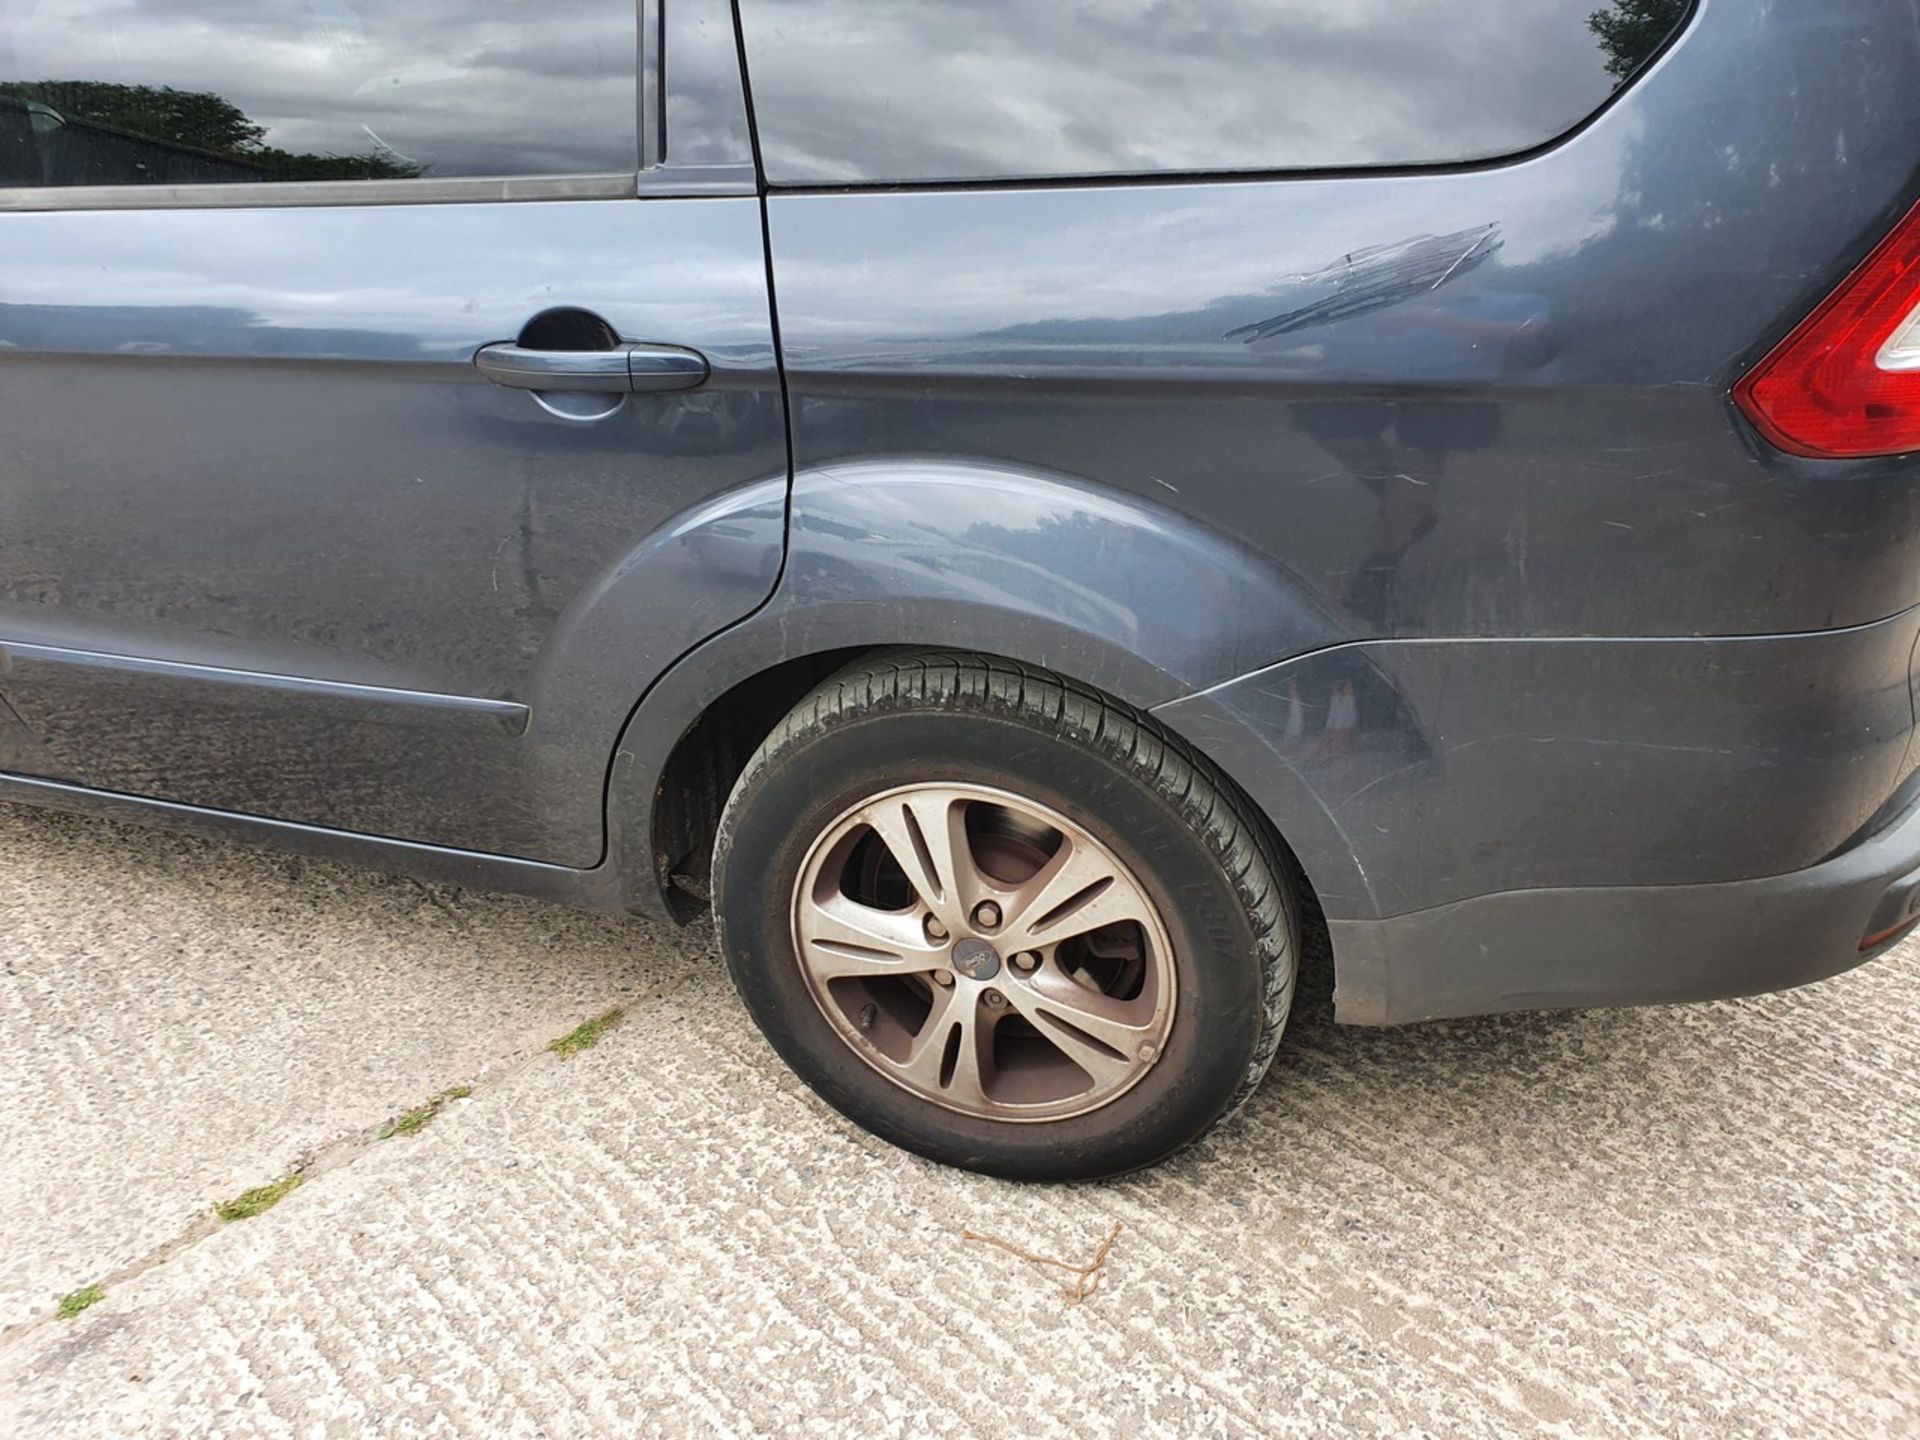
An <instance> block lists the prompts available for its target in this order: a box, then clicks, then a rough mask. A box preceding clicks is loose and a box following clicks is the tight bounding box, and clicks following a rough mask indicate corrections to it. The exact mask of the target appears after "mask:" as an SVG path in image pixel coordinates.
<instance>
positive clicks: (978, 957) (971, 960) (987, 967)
mask: <svg viewBox="0 0 1920 1440" xmlns="http://www.w3.org/2000/svg"><path fill="white" fill-rule="evenodd" d="M953 968H954V969H956V970H958V971H959V972H960V973H961V974H962V975H964V976H966V977H967V978H968V979H969V980H991V979H992V978H993V977H994V976H995V975H998V974H999V973H1000V952H999V951H998V950H996V949H994V948H993V946H991V945H989V944H988V943H987V942H986V941H984V940H981V939H979V938H977V937H971V936H970V937H969V938H967V939H965V940H962V941H961V942H960V943H959V944H957V945H955V946H954V947H953Z"/></svg>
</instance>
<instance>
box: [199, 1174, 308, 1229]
mask: <svg viewBox="0 0 1920 1440" xmlns="http://www.w3.org/2000/svg"><path fill="white" fill-rule="evenodd" d="M301 1179H302V1177H301V1176H299V1175H282V1176H281V1177H280V1178H279V1179H278V1180H275V1181H274V1182H272V1183H271V1184H269V1185H256V1186H254V1187H253V1189H251V1190H249V1191H247V1192H246V1193H245V1194H243V1195H238V1196H236V1197H234V1198H233V1199H231V1200H225V1201H222V1202H221V1203H220V1204H218V1205H216V1206H214V1207H213V1213H214V1214H216V1215H218V1216H219V1217H220V1218H221V1219H222V1220H229V1221H231V1220H251V1219H252V1218H253V1217H254V1216H255V1215H259V1214H262V1213H264V1212H265V1211H268V1210H271V1209H272V1208H273V1207H274V1206H276V1205H278V1204H279V1203H280V1202H281V1201H282V1200H284V1199H286V1198H287V1196H288V1195H289V1194H291V1193H292V1192H293V1191H295V1190H297V1189H299V1188H300V1181H301Z"/></svg>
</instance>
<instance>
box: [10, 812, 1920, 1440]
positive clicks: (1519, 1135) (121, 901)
mask: <svg viewBox="0 0 1920 1440" xmlns="http://www.w3.org/2000/svg"><path fill="white" fill-rule="evenodd" d="M0 881H4V884H0V970H3V971H4V973H3V974H0V1057H3V1058H0V1434H6V1435H21V1436H26V1435H33V1436H60V1435H74V1436H87V1437H97V1436H104V1435H115V1434H126V1433H136V1434H153V1435H221V1436H229V1435H242V1434H255V1433H258V1434H269V1435H297V1436H302V1437H304V1436H329V1435H339V1436H360V1435H365V1434H393V1435H413V1434H458V1435H473V1436H486V1437H493V1436H518V1435H527V1436H534V1435H549V1436H571V1435H589V1434H614V1435H623V1436H624V1435H647V1434H657V1435H680V1434H687V1433H694V1432H698V1433H715V1432H717V1433H722V1434H750V1433H759V1434H780V1435H787V1434H799V1433H808V1434H820V1435H832V1436H846V1435H863V1436H864V1435H892V1434H902V1435H906V1434H940V1435H948V1434H954V1435H971V1434H977V1435H984V1436H998V1435H1001V1434H1006V1433H1014V1432H1018V1433H1022V1434H1034V1435H1056V1434H1057V1435H1068V1434H1100V1433H1107V1434H1113V1433H1124V1434H1135V1433H1148V1432H1158V1433H1168V1434H1179V1435H1193V1434H1228V1435H1250V1434H1255V1433H1265V1434H1312V1435H1325V1434H1329V1433H1335V1432H1339V1433H1353V1434H1377V1433H1386V1434H1395V1435H1411V1434H1444V1435H1449V1436H1452V1435H1482V1434H1484V1435H1512V1434H1520V1433H1534V1432H1540V1431H1552V1432H1557V1433H1561V1434H1566V1435H1597V1434H1605V1435H1614V1436H1617V1435H1636V1434H1665V1435H1683V1436H1688V1437H1698V1436H1715V1435H1742V1436H1744V1435H1786V1434H1791V1435H1796V1436H1808V1435H1816V1434H1832V1435H1862V1436H1880V1435H1887V1436H1891V1435H1896V1434H1902V1433H1904V1434H1915V1433H1920V1325H1917V1324H1916V1314H1920V1188H1917V1187H1916V1184H1915V1179H1916V1176H1920V1080H1917V1079H1916V1075H1917V1074H1920V1066H1917V1065H1916V1055H1920V964H1917V963H1916V961H1920V951H1916V950H1914V949H1911V948H1909V949H1903V950H1901V951H1900V952H1898V953H1896V954H1894V955H1892V956H1890V957H1888V958H1886V959H1884V960H1881V961H1880V962H1878V963H1876V964H1874V965H1872V966H1870V967H1868V968H1866V969H1864V970H1861V971H1858V972H1855V973H1854V974H1852V975H1848V976H1845V977H1843V978H1841V979H1839V980H1835V981H1832V982H1829V983H1828V984H1825V985H1822V986H1819V987H1817V988H1814V989H1811V990H1806V991H1802V992H1799V993H1796V994H1791V995H1782V996H1772V997H1768V998H1764V999H1759V1000H1750V1001H1741V1002H1736V1003H1731V1004H1723V1005H1707V1006H1696V1007H1690V1008H1684V1009H1668V1010H1649V1011H1634V1012H1614V1013H1598V1014H1588V1015H1567V1016H1529V1017H1517V1018H1507V1019H1499V1020H1490V1021H1480V1022H1473V1023H1461V1024H1445V1025H1432V1026H1426V1027H1422V1028H1418V1029H1409V1030H1401V1031H1352V1030H1341V1029H1336V1028H1335V1027H1334V1026H1333V1025H1332V1024H1331V1023H1330V1021H1329V1018H1328V1007H1327V1004H1326V1001H1325V999H1324V998H1323V997H1322V996H1319V995H1309V996H1308V998H1307V999H1306V1000H1305V1002H1304V1004H1303V1008H1302V1010H1301V1011H1300V1012H1297V1014H1296V1019H1295V1023H1294V1026H1293V1027H1292V1029H1291V1030H1290V1032H1289V1035H1288V1039H1287V1044H1286V1046H1285V1047H1284V1049H1283V1051H1282V1055H1281V1058H1280V1061H1279V1063H1278V1065H1277V1066H1276V1068H1275V1070H1274V1073H1273V1075H1272V1076H1271V1077H1270V1078H1269V1080H1268V1082H1267V1084H1266V1086H1265V1088H1264V1089H1263V1090H1262V1092H1261V1094H1260V1095H1259V1096H1258V1097H1257V1098H1256V1100H1255V1101H1254V1103H1253V1105H1252V1106H1251V1107H1250V1108H1249V1109H1248V1111H1247V1112H1246V1113H1245V1114H1243V1115H1242V1116H1241V1117H1240V1118H1239V1120H1238V1121H1236V1122H1235V1123H1234V1124H1233V1125H1231V1126H1230V1127H1229V1128H1227V1129H1226V1130H1225V1131H1223V1132H1222V1133H1220V1134H1219V1135H1218V1136H1217V1137H1215V1138H1214V1139H1213V1140H1212V1141H1210V1142H1208V1143H1207V1144H1205V1145H1203V1146H1202V1147H1200V1148H1199V1149H1197V1150H1195V1151H1193V1152H1190V1153H1189V1154H1188V1155H1186V1156H1184V1157H1182V1158H1181V1159H1179V1160H1177V1161H1175V1162H1174V1163H1172V1164H1169V1165H1167V1166H1165V1167H1163V1168H1161V1169H1159V1170H1157V1171H1154V1172H1152V1173H1149V1174H1144V1175H1139V1176H1135V1177H1133V1178H1130V1179H1127V1180H1125V1181H1122V1182H1118V1183H1113V1184H1107V1185H1089V1186H1078V1187H1071V1188H1031V1187H1017V1186H1013V1185H1009V1184H1005V1183H1001V1182H996V1181H991V1180H985V1179H981V1178H979V1177H976V1176H970V1175H963V1174H959V1173H956V1172H952V1171H947V1170H942V1169H939V1168H937V1167H935V1166H933V1165H930V1164H927V1163H925V1162H922V1161H920V1160H917V1159H914V1158H912V1157H909V1156H907V1155H904V1154H901V1153H899V1152H897V1151H894V1150H890V1149H888V1148H887V1147H885V1146H883V1145H881V1144H879V1143H878V1142H876V1141H873V1140H871V1139H869V1138H867V1137H866V1136H865V1135H863V1134H862V1133H860V1132H858V1131H856V1130H854V1129H852V1128H851V1127H850V1126H848V1125H847V1124H845V1123H844V1122H843V1121H841V1120H840V1119H839V1118H838V1117H836V1116H835V1115H833V1114H832V1113H830V1112H829V1111H827V1110H826V1109H825V1108H824V1107H823V1106H821V1105H820V1104H818V1103H817V1102H815V1101H814V1100H813V1099H812V1098H811V1097H810V1096H809V1095H808V1093H807V1092H806V1091H804V1090H803V1089H802V1088H801V1087H800V1086H799V1085H798V1084H797V1083H796V1082H795V1081H794V1080H792V1079H791V1078H789V1077H788V1076H787V1075H786V1074H785V1073H784V1072H783V1071H782V1069H781V1067H780V1066H779V1065H778V1064H777V1062H776V1061H775V1060H774V1059H773V1057H772V1055H771V1054H770V1052H769V1051H768V1050H767V1049H766V1048H765V1047H764V1046H763V1045H762V1043H761V1041H760V1039H759V1037H758V1036H757V1034H756V1033H755V1032H754V1031H753V1029H752V1027H751V1026H750V1024H749V1022H748V1021H747V1019H746V1017H745V1016H744V1014H743V1013H742V1011H741V1010H740V1008H739V1007H738V1006H737V1004H736V1003H735V1001H734V999H733V997H732V995H731V993H730V991H729V989H728V986H727V982H726V979H725V976H724V974H723V973H722V971H721V970H720V969H719V968H718V967H717V965H716V964H715V963H714V962H713V961H712V960H711V959H710V957H709V953H708V944H709V939H708V936H707V935H706V933H705V932H704V931H699V930H696V931H691V932H684V933H676V932H671V931H668V930H665V929H661V928H656V927H652V926H647V925H641V924H638V923H625V922H621V921H617V920H612V919H607V918H602V917H597V916H591V915H581V914H575V913H572V912H568V911H564V910H558V909H552V908H544V907H541V906H538V905H534V904H531V903H525V902H521V901H517V900H510V899H500V898H495V897H491V896H485V895H478V894H468V893H463V892H459V891H452V890H444V889H434V888H426V887H422V886H420V885H418V884H415V883H413V882H411V881H408V880H403V879H395V878H392V877H387V876H381V875H373V874H362V873H358V872H354V871H349V870H345V869H341V868H337V867H334V866H330V865H324V864H319V863H315V862H311V861H306V860H298V859H290V858H286V857H284V856H279V855H274V854H269V853H264V852H255V851H250V850H246V849H242V848H238V847H230V846H223V845H217V844H208V843H203V842H199V841H194V840H186V839H181V838H178V837H174V836H169V835H165V834H162V833H159V832H149V831H142V830H136V829H122V828H117V827H114V826H111V825H108V824H105V823H101V822H93V821H83V820H78V819H73V818H69V817H63V816H57V815H50V814H39V813H35V812H30V811H23V810H16V809H11V808H5V807H0ZM1543 943H1551V942H1550V940H1547V939H1544V938H1543ZM613 1006H623V1007H625V1010H626V1012H627V1019H626V1022H625V1024H624V1025H623V1026H621V1027H620V1028H618V1029H615V1030H613V1031H612V1032H611V1033H609V1034H608V1035H607V1036H606V1037H605V1038H604V1039H603V1040H602V1041H601V1043H600V1044H599V1045H598V1046H597V1047H596V1048H593V1049H591V1050H588V1051H585V1052H584V1053H582V1054H580V1055H578V1056H577V1057H576V1058H574V1059H571V1060H566V1061H563V1060H561V1059H559V1058H558V1057H556V1056H554V1055H552V1054H550V1053H548V1052H547V1051H546V1049H545V1046H546V1043H547V1042H548V1041H549V1040H551V1039H553V1038H554V1037H557V1036H559V1035H561V1034H563V1033H564V1032H567V1031H569V1030H571V1029H572V1028H573V1027H574V1026H576V1025H577V1024H579V1023H580V1022H581V1021H583V1020H585V1019H587V1018H589V1017H591V1016H594V1015H596V1014H598V1013H601V1012H604V1011H606V1010H607V1009H609V1008H610V1007H613ZM454 1086H471V1087H472V1094H471V1095H470V1096H469V1097H468V1098H465V1099H460V1100H453V1101H449V1102H448V1103H447V1104H446V1105H445V1107H444V1109H443V1110H442V1111H441V1113H440V1114H439V1115H438V1117H437V1118H435V1119H434V1120H433V1121H432V1122H431V1123H429V1124H427V1125H425V1126H424V1128H422V1129H420V1130H419V1131H418V1133H414V1134H403V1135H396V1136H394V1137H392V1138H389V1139H384V1140H383V1139H378V1138H376V1137H377V1135H378V1133H379V1130H380V1128H381V1126H382V1123H383V1122H384V1121H387V1120H389V1119H391V1118H392V1117H394V1116H396V1115H398V1114H400V1113H402V1112H404V1111H406V1110H407V1109H409V1108H410V1107H413V1106H416V1105H419V1104H421V1103H422V1102H424V1101H426V1100H428V1099H429V1098H430V1097H432V1096H434V1095H436V1094H438V1093H440V1092H442V1091H444V1090H446V1089H448V1088H449V1087H454ZM296 1169H303V1170H304V1172H305V1174H306V1177H307V1178H306V1180H305V1183H304V1184H303V1185H301V1187H300V1188H298V1189H296V1190H294V1191H293V1192H292V1193H291V1194H290V1195H289V1196H288V1197H287V1198H286V1199H285V1200H283V1201H282V1202H281V1203H280V1204H279V1205H278V1206H277V1207H275V1208H273V1209H272V1210H270V1211H268V1212H266V1213H264V1214H261V1215H259V1216H257V1217H256V1218H251V1219H243V1220H236V1221H233V1222H232V1223H229V1224H225V1225H222V1224H221V1223H220V1222H219V1221H217V1220H215V1219H214V1218H213V1216H212V1214H211V1207H212V1206H213V1205H214V1204H215V1203H216V1202H219V1201H224V1200H230V1199H232V1198H233V1197H235V1196H236V1195H237V1194H239V1193H240V1192H241V1191H244V1190H246V1189H248V1188H250V1187H253V1186H256V1185H259V1184H261V1183H263V1182H266V1181H270V1180H273V1179H274V1178H276V1177H279V1176H282V1175H286V1174H289V1173H291V1172H293V1171H295V1170H296ZM1116 1224H1118V1225H1120V1226H1121V1227H1122V1229H1121V1231H1120V1233H1119V1236H1118V1238H1117V1240H1116V1241H1115V1243H1114V1245H1113V1247H1112V1251H1111V1254H1110V1258H1109V1260H1108V1263H1107V1265H1106V1267H1105V1270H1104V1272H1103V1274H1104V1278H1105V1284H1104V1286H1103V1288H1101V1289H1100V1290H1099V1291H1098V1292H1097V1293H1095V1294H1094V1295H1093V1296H1092V1297H1091V1298H1089V1299H1088V1300H1086V1301H1085V1303H1083V1304H1079V1305H1068V1304H1067V1303H1066V1302H1065V1301H1064V1300H1063V1298H1062V1295H1061V1292H1060V1290H1059V1288H1058V1285H1057V1278H1058V1277H1056V1276H1055V1275H1053V1274H1050V1273H1049V1272H1048V1271H1047V1270H1045V1269H1044V1268H1043V1267H1038V1266H1034V1265H1030V1264H1027V1263H1024V1262H1022V1261H1021V1260H1019V1259H1016V1258H1015V1257H1014V1256H1012V1255H1009V1254H1007V1253H1004V1252H1003V1251H1001V1250H998V1249H994V1248H992V1247H990V1246H985V1245H980V1244H976V1243H972V1242H968V1241H966V1240H963V1239H962V1238H961V1232H962V1231H964V1230H969V1229H971V1230H974V1231H980V1232H987V1233H991V1234H993V1235H997V1236H1000V1237H1003V1238H1004V1239H1006V1240H1007V1241H1009V1242H1010V1243H1012V1244H1014V1245H1016V1246H1018V1247H1020V1248H1024V1249H1026V1250H1029V1251H1034V1252H1042V1253H1045V1254H1048V1255H1054V1256H1059V1257H1061V1258H1063V1259H1067V1260H1072V1261H1076V1262H1077V1261H1084V1260H1086V1259H1087V1258H1088V1257H1090V1256H1091V1255H1092V1254H1093V1252H1094V1251H1095V1249H1096V1247H1097V1246H1098V1245H1099V1243H1100V1241H1101V1239H1102V1238H1103V1237H1104V1236H1106V1235H1107V1234H1108V1233H1109V1232H1110V1231H1111V1228H1112V1227H1113V1226H1114V1225H1116ZM96 1283H97V1284H100V1285H102V1286H103V1288H104V1292H105V1293H104V1298H103V1299H101V1300H100V1301H99V1303H97V1304H95V1305H93V1306H92V1307H91V1308H89V1309H86V1310H84V1311H83V1312H82V1313H80V1314H78V1315H77V1316H75V1317H73V1318H67V1319H61V1318H58V1317H57V1315H56V1306H57V1305H58V1303H59V1301H60V1299H61V1297H62V1296H64V1295H67V1294H69V1293H70V1292H74V1291H77V1290H80V1289H81V1288H82V1287H84V1286H88V1285H91V1284H96Z"/></svg>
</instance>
